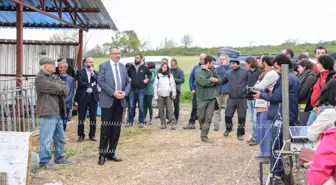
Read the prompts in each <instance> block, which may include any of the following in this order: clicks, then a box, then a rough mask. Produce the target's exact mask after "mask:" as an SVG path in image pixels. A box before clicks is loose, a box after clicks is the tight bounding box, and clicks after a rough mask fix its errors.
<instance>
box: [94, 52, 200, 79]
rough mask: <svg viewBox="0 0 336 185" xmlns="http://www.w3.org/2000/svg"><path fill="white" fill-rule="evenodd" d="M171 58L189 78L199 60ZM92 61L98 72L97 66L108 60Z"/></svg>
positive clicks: (196, 58)
mask: <svg viewBox="0 0 336 185" xmlns="http://www.w3.org/2000/svg"><path fill="white" fill-rule="evenodd" d="M173 58H176V59H177V61H178V64H179V66H180V68H182V69H183V71H184V73H185V75H186V76H189V73H190V72H191V70H192V68H193V67H194V66H195V65H196V64H197V62H198V60H199V59H198V58H199V57H198V56H173ZM94 60H95V69H96V70H98V66H99V64H100V63H102V62H105V61H107V60H109V58H108V57H101V58H94Z"/></svg>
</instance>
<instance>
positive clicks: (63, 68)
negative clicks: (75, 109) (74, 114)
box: [58, 61, 75, 132]
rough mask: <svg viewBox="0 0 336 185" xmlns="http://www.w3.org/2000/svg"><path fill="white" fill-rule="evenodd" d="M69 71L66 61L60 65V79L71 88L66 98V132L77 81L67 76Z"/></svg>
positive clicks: (64, 127) (64, 118) (64, 117)
mask: <svg viewBox="0 0 336 185" xmlns="http://www.w3.org/2000/svg"><path fill="white" fill-rule="evenodd" d="M67 69H68V63H67V62H66V61H61V62H59V63H58V73H59V75H58V76H59V77H60V79H61V80H62V81H64V82H66V83H67V84H68V86H69V88H70V92H69V94H67V95H66V96H65V102H66V116H63V117H62V118H63V129H64V132H65V130H66V126H67V122H68V119H69V117H70V116H71V115H70V110H71V109H72V102H73V101H72V100H73V97H74V94H75V81H74V79H73V78H72V77H71V76H70V75H68V74H67Z"/></svg>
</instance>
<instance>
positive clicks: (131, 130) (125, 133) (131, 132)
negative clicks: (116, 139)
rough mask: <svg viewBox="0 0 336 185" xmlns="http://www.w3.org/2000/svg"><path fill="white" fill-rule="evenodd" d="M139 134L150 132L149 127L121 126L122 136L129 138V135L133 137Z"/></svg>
mask: <svg viewBox="0 0 336 185" xmlns="http://www.w3.org/2000/svg"><path fill="white" fill-rule="evenodd" d="M141 134H152V130H151V129H146V128H143V129H138V128H135V127H131V128H122V129H121V136H120V137H123V138H131V137H135V136H137V135H141Z"/></svg>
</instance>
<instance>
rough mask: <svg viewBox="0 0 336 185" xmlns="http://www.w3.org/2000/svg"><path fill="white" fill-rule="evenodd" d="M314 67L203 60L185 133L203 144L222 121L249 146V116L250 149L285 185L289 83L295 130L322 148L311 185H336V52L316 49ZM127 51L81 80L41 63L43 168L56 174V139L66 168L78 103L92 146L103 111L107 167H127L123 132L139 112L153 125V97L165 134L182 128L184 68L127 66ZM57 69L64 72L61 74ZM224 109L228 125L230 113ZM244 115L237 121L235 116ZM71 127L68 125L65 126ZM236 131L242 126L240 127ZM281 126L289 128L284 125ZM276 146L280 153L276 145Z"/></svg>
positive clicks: (263, 60)
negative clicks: (302, 129) (303, 129)
mask: <svg viewBox="0 0 336 185" xmlns="http://www.w3.org/2000/svg"><path fill="white" fill-rule="evenodd" d="M314 53H315V59H314V60H315V61H314V60H313V59H310V58H309V56H308V54H307V53H304V54H301V55H300V56H299V58H298V60H295V59H294V52H293V51H292V50H290V49H285V50H283V51H282V53H281V54H279V55H277V56H276V57H274V58H273V57H272V56H269V55H266V54H265V55H261V56H259V57H257V58H254V57H248V58H247V59H246V60H245V67H243V66H241V64H240V60H238V59H237V58H231V57H230V56H227V55H222V56H220V57H219V60H220V65H219V66H217V67H215V65H216V59H215V58H214V57H212V56H211V55H206V54H204V53H202V54H201V55H200V61H199V63H198V64H196V65H195V66H194V68H193V69H192V71H191V72H190V75H189V88H190V91H191V93H192V95H193V97H192V100H191V101H192V111H191V114H190V119H189V121H188V123H187V124H185V125H184V126H183V129H186V130H187V129H195V128H196V127H195V123H196V120H198V122H199V126H200V130H201V133H200V139H201V141H202V142H211V140H210V139H209V138H208V133H209V131H210V126H211V124H212V122H213V124H214V131H219V130H220V125H221V123H222V122H224V123H225V131H224V133H223V136H224V137H227V136H229V135H230V134H231V133H232V132H233V131H234V130H235V129H234V127H236V128H237V132H236V135H237V139H238V140H239V141H243V140H244V136H245V123H246V117H247V113H248V115H249V121H250V122H251V124H252V134H251V138H250V139H249V140H248V141H247V143H248V145H250V146H255V145H259V148H260V153H259V155H258V156H257V158H258V159H260V160H269V161H270V162H271V164H272V165H273V166H275V169H274V171H273V173H274V176H273V178H272V182H273V183H274V184H283V177H284V176H283V174H284V168H283V165H282V161H281V160H280V161H277V160H276V156H275V155H273V153H272V151H274V150H280V149H281V148H282V146H283V145H284V141H283V134H282V129H281V128H282V124H281V122H282V111H281V110H282V88H283V84H282V78H288V81H289V84H288V87H289V92H288V95H289V113H290V114H289V123H290V126H295V125H301V126H303V125H306V126H309V128H308V138H309V140H310V141H311V142H317V143H319V144H318V145H315V146H317V147H316V148H315V150H316V151H315V155H314V159H313V161H311V162H309V163H307V164H305V165H306V166H307V167H308V168H309V170H308V175H307V180H308V183H309V184H310V185H313V184H323V183H325V184H326V183H327V182H328V183H332V182H333V183H334V184H335V178H336V162H335V161H336V159H335V154H336V147H335V146H336V145H335V142H333V141H335V139H336V128H335V126H336V125H335V124H336V109H335V106H336V99H335V98H336V74H335V69H336V67H335V66H336V65H335V58H336V54H331V55H328V52H327V49H326V48H324V47H322V46H319V47H317V48H316V49H315V50H314ZM119 61H120V50H119V49H118V48H111V49H110V60H109V61H106V62H104V63H102V64H100V65H99V71H95V70H94V68H93V65H94V59H93V58H92V57H87V58H85V59H84V65H85V68H84V69H81V70H78V71H77V73H76V74H75V75H73V76H71V75H69V73H67V70H68V64H67V63H66V62H65V61H62V60H60V61H59V63H58V64H57V63H56V62H55V60H54V59H52V58H48V57H46V58H42V59H41V60H40V65H41V71H40V72H39V73H38V75H37V76H36V80H35V84H36V91H37V109H36V110H37V115H38V116H39V119H40V129H41V130H40V166H41V167H46V168H53V167H54V166H53V165H52V164H50V160H51V154H50V149H49V146H50V144H51V141H52V139H53V140H54V147H55V148H57V151H56V150H55V153H54V155H55V158H54V162H55V163H56V164H67V163H69V161H68V160H67V159H65V156H64V144H65V137H64V132H65V131H66V123H67V121H68V120H69V116H71V112H72V104H73V101H75V102H77V104H78V137H79V138H78V142H82V141H84V138H85V133H84V125H85V118H86V116H87V112H88V111H89V117H90V124H89V126H90V131H89V139H90V140H91V141H97V139H96V136H95V134H96V117H97V107H98V104H99V106H100V107H101V134H100V144H99V151H100V153H99V160H98V164H99V165H103V164H104V162H105V160H106V159H107V160H112V161H122V159H121V158H119V157H117V155H116V154H115V151H116V148H117V145H118V140H119V136H120V128H121V125H122V124H123V123H124V124H125V126H126V127H130V126H133V125H134V117H135V113H136V110H138V119H137V121H138V123H137V125H138V127H139V128H143V127H144V125H145V124H149V125H151V124H152V122H153V121H152V120H153V116H154V113H153V107H152V101H153V98H154V100H155V101H157V103H158V107H159V112H158V116H156V117H157V118H160V124H161V126H160V128H161V129H166V128H167V125H170V128H171V129H172V130H175V129H176V128H177V124H178V121H179V111H180V94H181V91H182V89H181V87H182V86H181V84H183V83H185V74H184V71H183V69H181V68H180V67H179V66H178V61H177V60H176V59H172V60H171V61H168V59H166V58H164V59H162V63H161V66H160V67H159V69H158V70H157V68H156V66H155V63H153V62H146V61H145V57H144V56H142V55H136V56H135V61H134V64H127V65H124V64H121V63H120V62H119ZM56 65H58V72H57V73H56V74H54V73H55V70H56ZM283 65H287V66H288V68H289V73H288V76H285V77H284V76H282V75H281V72H282V70H281V67H282V66H283ZM223 109H224V116H223V117H224V120H223V119H222V118H223V117H222V114H221V113H222V110H223ZM235 113H237V118H238V119H237V120H234V119H233V117H234V115H235ZM60 123H62V124H60ZM234 123H237V124H234ZM278 123H280V124H278ZM271 141H274V143H273V148H271V146H270V142H271Z"/></svg>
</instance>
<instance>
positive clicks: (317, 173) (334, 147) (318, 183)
mask: <svg viewBox="0 0 336 185" xmlns="http://www.w3.org/2000/svg"><path fill="white" fill-rule="evenodd" d="M335 124H336V123H335ZM335 140H336V128H332V129H329V130H326V131H324V132H323V133H322V135H321V143H320V145H319V146H318V148H317V149H316V151H315V153H314V159H313V162H312V164H311V165H310V168H309V170H308V172H307V177H306V178H307V183H308V184H309V185H333V184H336V183H335V181H336V142H335Z"/></svg>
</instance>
